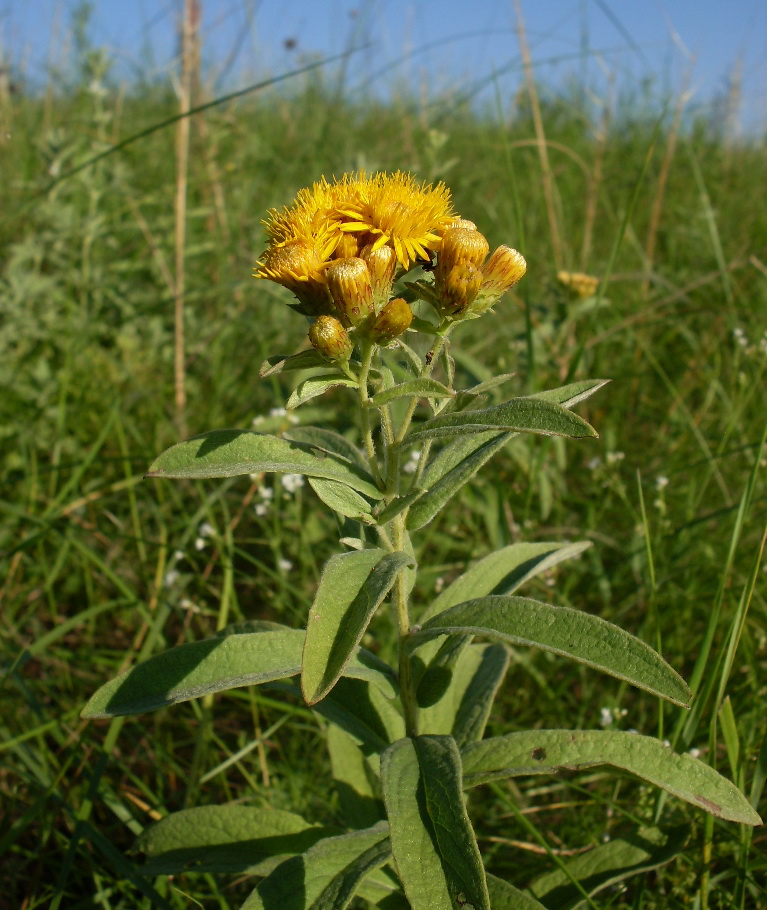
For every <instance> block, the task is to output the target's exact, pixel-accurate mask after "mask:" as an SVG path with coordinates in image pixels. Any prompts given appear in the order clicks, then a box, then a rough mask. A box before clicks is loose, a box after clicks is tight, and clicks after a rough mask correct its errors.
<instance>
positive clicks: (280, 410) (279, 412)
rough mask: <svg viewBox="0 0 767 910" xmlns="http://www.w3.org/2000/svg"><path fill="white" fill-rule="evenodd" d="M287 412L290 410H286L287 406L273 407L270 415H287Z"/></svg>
mask: <svg viewBox="0 0 767 910" xmlns="http://www.w3.org/2000/svg"><path fill="white" fill-rule="evenodd" d="M287 413H288V412H287V411H286V410H285V408H272V409H271V411H269V416H270V417H286V416H287Z"/></svg>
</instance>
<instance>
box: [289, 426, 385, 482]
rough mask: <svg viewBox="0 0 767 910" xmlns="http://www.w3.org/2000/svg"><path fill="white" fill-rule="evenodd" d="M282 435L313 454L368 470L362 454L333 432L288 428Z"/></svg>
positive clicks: (312, 428)
mask: <svg viewBox="0 0 767 910" xmlns="http://www.w3.org/2000/svg"><path fill="white" fill-rule="evenodd" d="M283 435H284V437H285V439H291V440H293V441H294V442H299V443H303V444H304V445H305V446H307V447H308V448H310V449H312V450H314V451H315V453H316V452H318V451H319V452H326V453H327V454H328V455H333V456H335V457H336V458H340V459H342V460H343V461H348V462H349V463H350V464H352V465H355V466H356V467H358V468H362V470H363V471H367V469H368V463H367V460H366V459H365V454H364V452H362V451H361V450H360V449H358V448H357V446H355V445H354V443H352V442H350V441H349V440H348V439H347V438H346V437H345V436H342V435H341V434H340V433H335V432H334V431H333V430H326V429H324V428H323V427H290V428H289V429H288V430H286V431H285V433H284V434H283Z"/></svg>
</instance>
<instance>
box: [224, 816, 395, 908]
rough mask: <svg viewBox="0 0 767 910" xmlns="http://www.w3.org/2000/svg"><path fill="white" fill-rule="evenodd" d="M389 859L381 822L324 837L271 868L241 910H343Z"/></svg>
mask: <svg viewBox="0 0 767 910" xmlns="http://www.w3.org/2000/svg"><path fill="white" fill-rule="evenodd" d="M390 855H391V850H390V848H389V845H388V825H387V824H386V823H385V822H380V823H379V824H377V825H374V826H373V827H372V828H367V829H365V830H363V831H352V832H351V833H350V834H342V835H339V836H338V837H326V838H325V839H324V840H321V841H318V842H317V843H316V844H315V845H314V846H313V847H310V848H309V849H308V850H307V851H306V852H305V853H304V854H302V855H301V856H293V857H291V858H290V859H287V860H285V862H283V863H281V864H280V865H279V866H277V868H276V869H275V870H274V871H273V872H272V873H271V874H270V875H269V876H267V877H266V878H265V879H263V880H262V881H261V882H259V884H258V886H257V887H256V890H255V891H253V892H252V893H251V895H250V897H248V899H247V900H246V901H245V903H244V904H243V905H242V908H241V910H344V908H345V907H346V906H347V905H348V904H349V902H350V901H351V899H352V897H354V891H355V889H356V886H357V885H358V884H359V882H360V881H361V880H362V879H363V878H364V877H365V876H366V875H367V874H368V873H369V872H370V871H372V869H374V868H376V867H377V866H382V865H383V864H384V863H385V862H386V860H387V859H388V858H389V856H390Z"/></svg>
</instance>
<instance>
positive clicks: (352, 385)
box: [285, 373, 359, 410]
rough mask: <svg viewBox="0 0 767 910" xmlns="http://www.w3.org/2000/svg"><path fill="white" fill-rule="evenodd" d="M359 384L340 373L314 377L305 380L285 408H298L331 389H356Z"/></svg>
mask: <svg viewBox="0 0 767 910" xmlns="http://www.w3.org/2000/svg"><path fill="white" fill-rule="evenodd" d="M358 385H359V383H358V382H357V381H356V380H355V379H349V377H348V376H342V375H340V374H338V373H330V374H328V375H325V376H312V377H311V379H305V380H304V381H303V382H302V383H301V384H300V385H299V386H298V388H297V389H296V390H295V391H294V392H293V393H292V394H291V396H290V398H288V400H287V402H286V404H285V406H286V407H287V408H288V410H292V409H293V408H297V407H298V406H299V405H302V404H304V403H305V402H307V401H311V399H312V398H317V397H319V396H320V395H324V394H325V392H327V391H328V390H330V389H335V388H337V387H338V386H345V387H346V388H349V389H356V388H357V386H358Z"/></svg>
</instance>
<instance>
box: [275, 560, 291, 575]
mask: <svg viewBox="0 0 767 910" xmlns="http://www.w3.org/2000/svg"><path fill="white" fill-rule="evenodd" d="M277 568H278V569H279V570H280V571H281V572H290V570H291V569H292V568H293V563H292V562H291V561H290V560H289V559H278V560H277Z"/></svg>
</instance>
